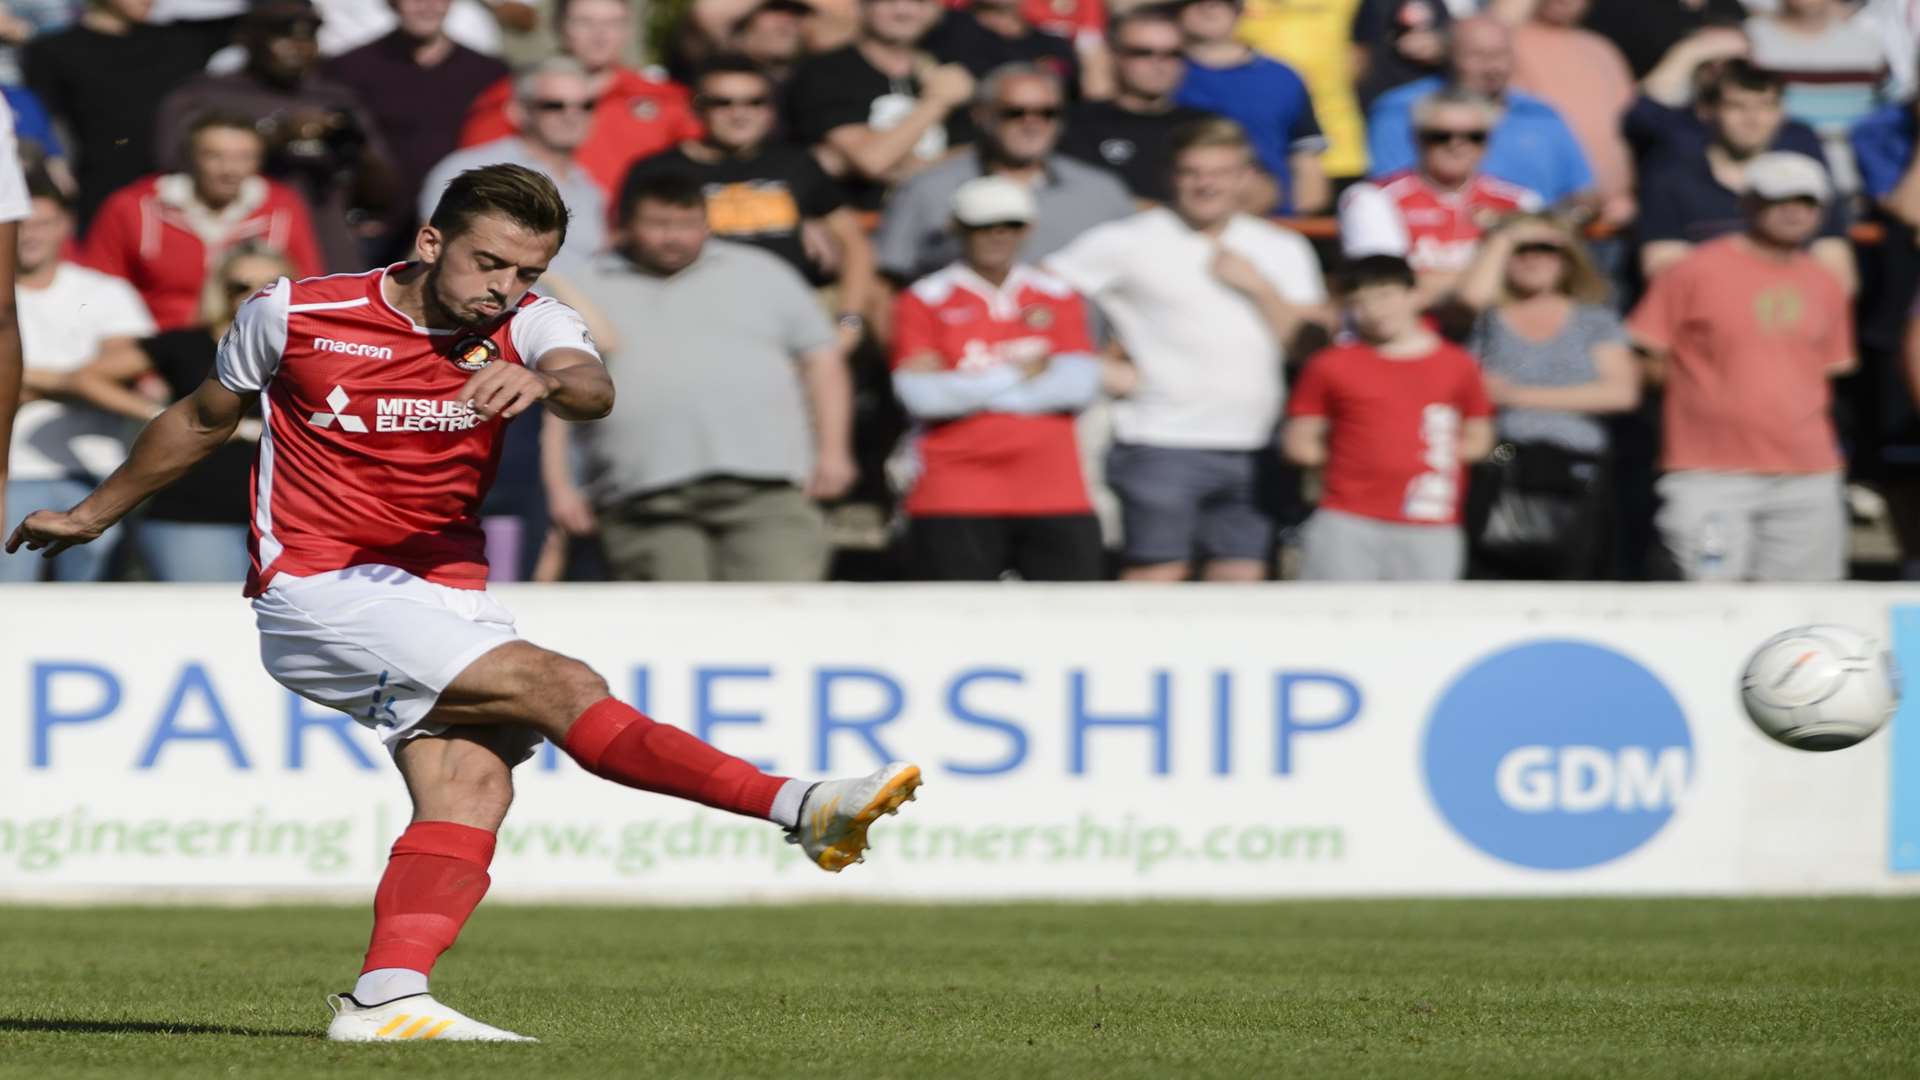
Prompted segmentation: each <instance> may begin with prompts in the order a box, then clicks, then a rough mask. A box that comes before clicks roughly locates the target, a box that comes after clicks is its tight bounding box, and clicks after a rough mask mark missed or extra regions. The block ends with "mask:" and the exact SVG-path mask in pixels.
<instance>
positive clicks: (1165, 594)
mask: <svg viewBox="0 0 1920 1080" xmlns="http://www.w3.org/2000/svg"><path fill="white" fill-rule="evenodd" d="M499 592H500V594H501V595H502V597H503V599H504V600H505V601H506V603H507V604H508V605H509V606H510V607H512V608H513V609H514V610H515V611H516V612H517V614H518V616H519V620H520V629H521V632H522V633H524V634H525V635H526V636H527V637H529V638H530V639H532V640H534V641H538V642H541V643H545V644H548V645H551V646H552V647H555V648H558V649H561V650H565V651H568V652H570V653H573V654H575V655H578V656H580V657H582V658H584V659H586V660H588V661H589V662H591V663H593V664H594V665H595V666H596V667H597V668H598V669H599V670H600V671H601V672H602V673H603V674H605V675H606V676H607V678H608V680H609V681H610V682H611V683H613V685H614V686H615V688H616V692H617V693H619V694H621V695H622V696H623V697H626V698H627V699H628V700H630V701H633V702H634V703H636V704H638V705H640V706H641V707H643V708H646V709H648V710H649V711H651V712H653V713H654V714H655V715H656V716H658V717H660V718H662V719H665V720H669V721H673V722H677V723H680V724H682V725H683V726H685V727H688V728H689V729H691V730H693V731H695V732H697V733H698V734H700V735H701V736H703V737H705V738H708V739H711V740H713V741H714V742H715V743H717V744H718V745H719V746H721V747H723V748H725V749H727V750H729V751H731V752H733V753H737V754H740V755H742V756H745V757H748V758H750V759H753V760H756V761H758V762H760V763H761V764H762V765H763V766H764V767H768V768H771V769H774V770H777V771H780V772H783V773H787V774H793V775H800V776H816V775H823V774H849V773H857V772H864V771H867V770H869V769H871V768H873V767H874V766H875V764H876V763H877V762H879V761H880V760H882V759H883V758H888V757H893V758H907V759H912V760H916V761H919V762H921V763H922V764H923V765H924V766H925V768H926V770H927V774H928V776H927V786H926V788H925V789H924V790H923V793H922V796H921V799H920V801H918V802H916V803H914V804H912V805H911V806H910V807H909V810H908V812H907V813H904V814H902V815H901V816H900V817H898V818H889V819H886V822H885V824H884V825H883V826H882V827H881V828H879V829H877V830H876V833H875V836H876V844H875V851H874V855H873V857H872V858H871V859H870V861H869V862H868V863H867V864H866V865H864V866H861V867H858V868H857V869H855V870H852V871H850V872H848V873H845V874H842V875H838V876H835V875H827V874H822V873H819V872H818V871H816V870H813V869H812V868H810V867H808V866H807V865H805V864H804V863H803V862H802V861H801V860H800V858H799V856H798V849H796V848H793V847H791V846H789V845H786V844H784V843H782V842H781V839H780V836H779V833H778V832H777V830H775V829H772V828H770V827H768V826H765V825H762V824H759V823H756V822H752V821H748V820H745V819H740V818H733V817H729V816H727V815H724V814H719V813H714V812H709V811H706V810H703V809H700V808H697V807H693V806H690V805H687V804H683V803H677V802H674V801H671V800H668V799H665V798H661V797H657V796H651V795H643V794H639V793H635V792H630V791H626V790H624V789H621V788H617V787H614V786H612V785H610V784H607V783H604V782H602V781H599V780H596V779H594V778H592V777H589V776H587V775H585V774H584V773H582V772H581V771H580V770H579V769H578V768H577V767H576V766H574V765H573V764H572V762H571V761H569V760H567V759H566V758H565V757H564V756H563V755H559V754H556V753H554V752H553V750H552V748H551V747H548V748H546V751H545V752H544V753H542V754H541V755H540V756H539V757H537V758H535V759H534V760H533V761H531V762H529V763H528V764H527V765H525V766H522V768H521V769H520V770H519V773H518V784H519V801H518V803H517V805H516V807H515V809H514V811H513V813H512V814H511V816H510V817H509V818H508V820H507V824H506V826H505V828H504V829H503V831H502V834H501V842H500V847H499V855H498V859H497V861H496V863H495V867H494V874H493V877H494V886H493V889H494V894H495V895H497V896H499V897H503V898H513V899H587V898H592V899H606V898H610V897H612V898H621V899H630V900H635V901H674V902H679V901H689V902H692V901H699V902H705V901H724V900H763V899H821V898H830V897H860V898H892V899H934V898H939V899H955V898H962V899H964V898H978V899H1000V898H1017V897H1060V898H1069V897H1071V898H1100V897H1108V898H1136V897H1149V896H1152V897H1176V896H1177V897H1219V898H1228V897H1280V896H1309V895H1319V896H1325V895H1353V896H1364V895H1408V894H1425V895H1489V894H1623V893H1635V894H1639V893H1668V894H1673V893H1684V894H1747V893H1754V894H1818V893H1834V892H1875V893H1878V892H1911V891H1914V890H1915V888H1916V886H1920V734H1915V733H1920V720H1916V719H1914V718H1908V719H1907V720H1905V721H1904V722H1896V723H1895V725H1894V727H1893V730H1891V731H1889V732H1883V733H1881V734H1880V735H1877V736H1875V737H1874V738H1873V739H1871V740H1869V741H1868V742H1866V743H1864V744H1862V745H1860V746H1858V747H1855V748H1853V749H1850V750H1846V751H1841V752H1835V753H1827V754H1811V753H1803V752H1799V751H1795V750H1790V749H1787V748H1784V747H1781V746H1778V745H1775V744H1774V743H1772V742H1769V741H1768V740H1766V739H1765V738H1763V737H1762V736H1761V735H1760V734H1758V732H1757V731H1755V730H1754V729H1753V728H1752V727H1751V726H1750V725H1749V724H1748V723H1747V722H1746V720H1745V719H1744V717H1743V716H1742V715H1741V714H1740V711H1739V706H1738V703H1737V700H1736V695H1735V683H1736V679H1737V675H1738V672H1739V670H1740V667H1741V664H1742V662H1743V660H1744V658H1745V656H1746V654H1747V653H1748V651H1749V650H1750V649H1751V648H1752V647H1753V646H1754V645H1755V644H1757V643H1758V642H1759V641H1761V640H1762V639H1764V638H1765V637H1767V636H1768V635H1770V634H1772V633H1774V632H1776V631H1778V630H1780V629H1783V628H1786V627H1789V626H1793V625H1797V624H1801V623H1810V622H1840V623H1847V624H1852V625H1857V626H1860V627H1863V628H1868V629H1873V630H1876V631H1879V632H1882V633H1885V634H1888V635H1890V636H1892V637H1895V638H1897V651H1898V652H1899V653H1900V654H1902V657H1903V659H1905V660H1906V668H1907V670H1909V671H1914V670H1920V607H1915V608H1913V609H1911V610H1910V609H1907V608H1904V607H1902V605H1904V604H1914V605H1920V589H1912V588H1901V587H1889V586H1884V585H1847V586H1840V587H1817V588H1814V587H1809V588H1791V587H1750V588H1735V587H1725V588H1722V587H1661V586H1568V587H1532V586H1506V587H1502V586H1461V587H1452V588H1405V587H1335V588H1327V587H1307V586H1300V585H1287V586H1275V587H1268V588H1232V589H1229V588H1211V587H1173V588H1150V587H1149V588H1138V587H1136V588H1124V587H1115V586H1096V587H1079V586H1063V587H1048V586H1022V587H1005V588H1002V587H954V588H942V587H925V586H886V587H862V586H853V587H847V586H823V587H813V588H806V587H799V588H781V587H764V588H763V587H735V588H715V587H702V586H675V587H637V586H587V587H544V588H540V587H535V588H527V587H520V588H514V587H508V588H502V589H500V590H499ZM0 612H4V613H5V618H4V620H0V644H3V645H4V649H0V655H3V656H4V660H0V710H4V711H3V712H0V716H4V723H0V896H4V897H7V898H12V899H59V898H76V899H101V898H110V899H128V900H151V899H156V898H167V897H180V898H194V899H205V898H208V897H209V896H221V895H227V896H236V897H246V896H253V895H258V894H274V895H293V896H310V897H316V898H321V897H326V898H333V897H343V896H356V897H364V896H365V895H366V893H367V890H369V889H370V888H371V887H372V885H373V883H374V881H375V879H376V877H377V875H378V874H379V871H380V868H381V866H382V865H383V862H384V859H385V854H386V849H387V846H388V845H389V844H390V843H391V841H392V839H393V837H394V836H395V835H397V833H398V832H399V830H400V828H401V827H402V826H403V824H404V823H405V821H406V817H407V806H406V801H405V797H404V793H403V791H402V789H401V787H400V784H399V781H398V779H397V777H396V776H395V775H394V774H393V772H392V769H391V766H390V765H388V764H387V763H386V762H385V761H384V760H383V754H382V751H381V749H380V747H379V746H378V744H377V743H376V742H375V740H373V739H372V737H371V736H370V735H369V733H367V732H366V731H364V730H361V729H359V728H358V727H357V726H355V725H354V724H353V723H352V722H351V721H350V720H348V719H347V718H346V717H344V716H343V715H341V714H338V713H332V712H328V711H326V710H322V709H319V708H317V707H315V706H312V705H309V704H307V703H305V702H302V701H300V700H299V699H296V698H294V697H292V696H291V695H289V694H287V693H286V692H285V691H283V690H281V689H280V688H279V687H278V686H276V685H275V684H274V683H273V682H271V681H270V680H269V679H268V678H267V677H266V675H265V674H264V673H263V672H262V671H261V669H260V666H259V661H258V659H257V645H256V640H255V637H254V632H253V626H252V619H251V616H250V613H249V612H248V611H247V609H246V607H245V606H244V604H243V602H242V601H241V600H240V599H239V598H238V597H236V596H235V595H233V592H232V590H230V589H227V588H198V587H157V586H97V587H56V586H41V587H28V588H18V587H16V588H11V589H7V588H0ZM372 692H373V688H372V687H371V686H370V687H369V695H370V698H371V694H372ZM1903 727H1904V728H1905V729H1907V732H1908V736H1907V737H1906V738H1904V739H1902V737H1901V736H1900V731H1901V729H1902V728H1903Z"/></svg>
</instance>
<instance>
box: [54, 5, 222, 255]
mask: <svg viewBox="0 0 1920 1080" xmlns="http://www.w3.org/2000/svg"><path fill="white" fill-rule="evenodd" d="M152 6H153V3H152V0H91V2H90V3H89V4H88V6H87V9H86V11H84V12H83V13H82V14H81V15H80V18H79V19H78V20H77V21H76V22H75V23H74V24H73V25H72V26H69V27H67V28H66V29H65V30H59V31H55V32H53V33H50V34H46V35H43V36H40V37H36V38H34V39H33V40H32V41H31V42H29V43H28V45H27V48H26V53H25V56H24V58H23V60H22V62H21V66H22V68H23V69H24V71H25V75H26V80H27V86H28V87H29V88H31V89H32V90H33V92H34V93H35V94H36V95H38V96H39V98H40V101H41V104H43V105H45V106H46V107H47V110H48V111H49V112H51V113H52V114H53V115H54V117H55V118H56V119H57V120H59V121H60V123H62V124H64V125H65V127H66V130H67V132H68V133H69V134H71V135H72V137H73V147H72V149H73V154H74V157H75V158H76V159H77V162H76V168H75V171H74V178H75V179H76V180H77V181H78V182H79V185H80V193H79V197H78V200H77V203H76V210H77V213H78V216H79V221H80V223H81V224H82V225H84V224H86V223H87V222H89V221H91V220H92V219H93V212H94V210H95V208H97V207H98V206H99V205H100V204H101V203H102V202H104V201H105V200H106V198H107V196H108V195H111V194H113V193H114V192H115V191H118V190H120V189H121V188H123V187H125V186H127V185H128V184H131V183H133V182H134V181H135V180H137V179H139V178H140V177H142V176H145V175H146V174H147V173H149V172H152V171H153V167H154V163H155V161H156V160H157V156H158V155H156V153H155V149H154V148H155V146H156V145H158V144H157V143H156V136H155V125H156V122H157V120H158V117H159V105H160V99H161V98H163V97H165V96H166V94H167V92H168V91H170V90H172V89H173V88H174V87H177V86H179V85H180V84H182V83H184V82H186V81H187V80H188V79H191V78H193V77H194V76H195V75H196V74H198V73H199V71H200V68H201V66H202V65H204V64H205V63H206V62H207V57H208V56H210V55H211V54H212V53H213V50H214V49H216V48H218V47H219V46H220V45H221V44H224V42H223V41H221V40H218V39H210V38H208V37H206V36H204V35H203V34H201V33H197V32H195V31H193V30H190V29H182V28H177V27H171V26H152V25H149V24H148V23H147V13H148V11H149V10H150V9H151V8H152Z"/></svg>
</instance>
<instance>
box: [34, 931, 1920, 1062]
mask: <svg viewBox="0 0 1920 1080" xmlns="http://www.w3.org/2000/svg"><path fill="white" fill-rule="evenodd" d="M367 923H368V913H367V911H366V910H365V909H363V908H359V907H354V908H293V907H285V908H263V909H254V910H215V909H192V908H186V909H172V908H161V909H134V908H112V909H79V910H72V909H67V910H58V909H39V908H0V1077H7V1078H13V1077H21V1078H25V1077H33V1078H36V1080H38V1078H55V1077H74V1076H127V1077H142V1078H145V1077H208V1076H232V1077H247V1078H273V1077H300V1078H308V1077H351V1078H354V1080H364V1078H374V1077H389V1076H391V1077H405V1078H407V1080H428V1078H436V1077H449V1078H458V1080H481V1078H486V1077H514V1078H537V1077H549V1076H555V1077H557V1076H579V1077H593V1078H595V1080H612V1078H618V1077H628V1076H646V1077H676V1076H702V1077H705V1076H728V1077H802V1076H819V1077H833V1078H835V1080H860V1078H866V1077H874V1078H881V1077H887V1078H906V1077H949V1076H954V1077H1025V1076H1057V1077H1099V1078H1103V1080H1104V1078H1110V1077H1176V1076H1218V1077H1268V1076H1287V1077H1311V1078H1321V1077H1348V1076H1352V1077H1393V1078H1399V1077H1424V1076H1458V1077H1476V1078H1478V1077H1494V1076H1514V1077H1523V1076H1524V1077H1537V1076H1593V1077H1608V1078H1620V1077H1660V1078H1663V1080H1664V1078H1668V1077H1733V1076H1739V1077H1755V1076H1781V1077H1822V1078H1826V1077H1848V1076H1857V1077H1873V1078H1876V1080H1881V1078H1887V1077H1898V1076H1920V900H1836V901H1690V900H1689V901H1574V902H1567V901H1514V902H1504V901H1503V902H1485V901H1458V902H1453V901H1431V902H1428V901H1422V902H1398V901H1364V902H1340V903H1317V902H1316V903H1281V904H1248V905H1200V904H1142V905H1091V906H1089V905H1074V906H1069V905H1017V906H979V907H894V906H884V907H881V906H864V905H863V906H831V907H830V906H811V907H795V908H782V907H772V908H738V909H720V910H665V909H652V908H621V909H612V908H528V907H508V906H504V905H493V906H488V907H483V908H482V909H481V910H480V912H479V913H478V914H477V915H476V916H475V918H474V919H473V921H472V923H471V924H470V925H469V926H468V928H467V932H466V934H465V936H464V937H463V938H462V940H461V944H460V946H459V947H458V948H456V949H455V950H454V951H453V952H452V953H451V954H449V955H448V956H447V957H446V958H445V959H444V960H443V961H442V962H441V964H440V967H439V969H438V971H437V972H436V973H435V979H434V983H435V989H436V992H437V993H439V994H440V995H441V996H442V997H443V998H444V999H445V1000H446V1001H447V1002H448V1003H449V1004H451V1005H454V1006H456V1007H458V1008H462V1009H464V1010H466V1011H468V1012H470V1013H472V1014H473V1015H475V1016H476V1017H478V1018H480V1019H483V1020H486V1021H489V1022H491V1023H495V1024H500V1025H503V1026H506V1027H509V1028H513V1029H516V1030H519V1031H523V1032H527V1033H530V1034H534V1035H538V1036H539V1037H540V1038H542V1039H543V1040H545V1041H544V1042H543V1043H542V1044H541V1045H538V1046H498V1045H495V1046H488V1045H482V1044H441V1043H435V1044H425V1045H421V1044H413V1045H395V1046H365V1045H358V1046H352V1045H349V1046H341V1045H333V1044H329V1043H327V1042H325V1041H323V1040H322V1039H321V1037H320V1036H321V1032H322V1030H323V1029H324V1026H325V1021H326V1015H327V1013H326V1008H325V1006H324V1004H323V1003H322V1001H321V996H322V995H323V994H324V993H326V992H328V991H333V990H342V989H345V988H347V986H348V985H349V983H350V980H351V977H352V975H353V973H354V971H355V970H356V966H357V963H358V961H359V956H360V949H361V947H362V945H363V944H364V941H365V936H366V930H367Z"/></svg>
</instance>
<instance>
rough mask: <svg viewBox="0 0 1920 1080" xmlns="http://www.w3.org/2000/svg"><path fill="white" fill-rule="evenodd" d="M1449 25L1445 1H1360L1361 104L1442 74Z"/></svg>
mask: <svg viewBox="0 0 1920 1080" xmlns="http://www.w3.org/2000/svg"><path fill="white" fill-rule="evenodd" d="M1595 6H1596V7H1599V6H1603V5H1597V4H1596V5H1595ZM1623 6H1637V5H1623ZM1452 25H1453V16H1452V14H1451V13H1450V11H1449V10H1448V8H1447V4H1446V0H1360V6H1359V7H1358V8H1356V9H1355V10H1354V13H1353V44H1354V46H1355V47H1356V48H1358V49H1359V50H1360V55H1361V56H1363V57H1364V58H1365V62H1364V63H1362V64H1361V66H1360V76H1359V80H1358V83H1357V85H1356V86H1355V90H1356V91H1357V92H1358V93H1359V95H1360V108H1361V109H1362V110H1363V111H1364V110H1366V109H1367V108H1369V107H1371V106H1372V104H1373V99H1374V98H1377V97H1379V96H1380V95H1381V94H1384V93H1386V92H1387V91H1389V90H1392V89H1393V88H1394V87H1396V86H1405V85H1406V84H1407V83H1410V82H1413V81H1414V80H1416V79H1424V78H1426V77H1428V76H1429V75H1439V74H1442V73H1444V72H1445V71H1446V66H1447V30H1448V28H1449V27H1451V26H1452Z"/></svg>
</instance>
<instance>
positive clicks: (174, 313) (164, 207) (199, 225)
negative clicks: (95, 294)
mask: <svg viewBox="0 0 1920 1080" xmlns="http://www.w3.org/2000/svg"><path fill="white" fill-rule="evenodd" d="M265 155H266V142H265V141H264V140H262V139H261V137H260V133H259V132H258V131H256V130H255V129H254V125H253V123H252V122H251V121H249V120H248V119H247V118H246V117H244V116H240V115H238V114H232V113H219V112H213V113H207V114H205V115H202V116H201V117H200V118H199V119H197V120H195V121H194V122H193V126H192V127H191V128H190V129H189V131H188V134H187V154H186V157H187V169H186V171H185V172H178V173H168V174H166V175H164V176H149V177H146V178H145V179H142V180H136V181H134V182H133V183H131V184H129V185H127V186H126V187H123V188H121V189H120V190H119V191H116V192H114V193H113V194H112V195H109V196H108V197H107V201H106V202H105V203H103V204H101V206H100V210H99V212H98V213H96V214H95V215H94V217H93V225H92V226H91V227H90V228H89V229H88V230H87V239H86V244H85V245H84V248H83V251H82V254H81V259H80V261H81V262H83V263H85V264H86V265H88V266H91V267H93V268H94V269H95V270H99V271H102V272H104V273H108V274H112V275H114V276H115V277H121V278H125V279H127V280H128V281H130V282H132V283H133V287H134V288H136V289H138V290H139V291H140V298H141V299H142V300H145V301H146V302H147V310H148V311H150V312H152V313H153V320H154V322H155V323H156V324H158V325H159V328H160V329H162V330H178V329H180V328H181V327H185V326H192V325H194V324H195V323H196V322H198V321H199V319H200V299H201V297H200V294H201V292H202V290H203V289H205V287H206V283H207V275H208V274H209V273H211V272H212V268H213V267H214V266H217V265H218V264H219V263H220V260H221V258H222V257H223V256H224V255H225V254H226V253H227V252H228V251H229V250H231V249H232V248H234V247H236V246H238V245H240V244H243V243H248V242H252V243H256V244H264V245H266V246H267V247H270V248H273V249H274V250H275V251H278V252H281V253H282V254H284V255H286V257H287V260H288V261H289V262H291V263H292V264H293V266H294V268H295V269H296V270H298V271H299V272H300V274H301V275H302V276H306V275H310V274H318V273H320V272H321V271H322V269H324V263H323V261H322V259H321V257H320V245H319V243H318V242H317V241H316V240H315V239H314V235H313V219H312V218H311V217H310V216H309V215H308V213H307V204H306V202H305V200H303V199H301V198H300V193H299V192H297V191H294V190H293V189H292V188H290V187H287V186H285V185H283V184H279V183H276V182H275V181H272V180H269V179H267V178H266V177H264V176H261V175H260V164H261V162H262V160H263V159H264V157H265Z"/></svg>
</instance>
